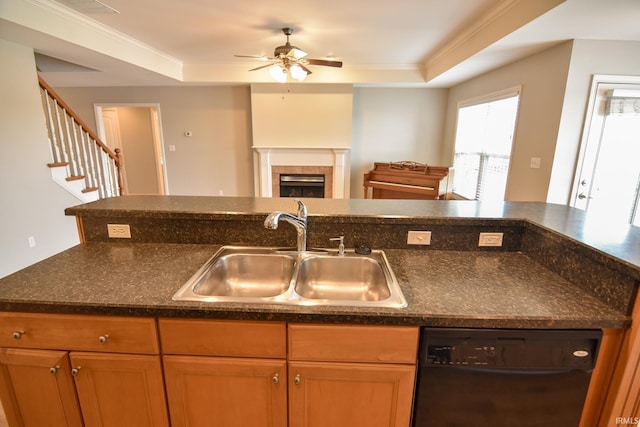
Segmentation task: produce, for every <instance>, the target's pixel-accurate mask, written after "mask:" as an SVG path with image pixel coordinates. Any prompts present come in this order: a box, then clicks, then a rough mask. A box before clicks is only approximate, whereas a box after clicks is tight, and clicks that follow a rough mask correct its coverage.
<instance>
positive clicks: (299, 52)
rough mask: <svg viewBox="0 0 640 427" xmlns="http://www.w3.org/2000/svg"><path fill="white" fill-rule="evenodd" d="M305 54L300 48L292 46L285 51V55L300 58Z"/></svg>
mask: <svg viewBox="0 0 640 427" xmlns="http://www.w3.org/2000/svg"><path fill="white" fill-rule="evenodd" d="M307 55H308V54H307V52H305V51H303V50H300V49H298V48H297V47H294V48H292V49H290V50H289V52H287V55H286V56H288V57H289V58H295V59H302V58H304V57H305V56H307Z"/></svg>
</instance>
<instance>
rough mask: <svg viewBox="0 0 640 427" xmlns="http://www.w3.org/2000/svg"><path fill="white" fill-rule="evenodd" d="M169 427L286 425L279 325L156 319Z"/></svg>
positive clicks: (283, 355) (282, 328)
mask: <svg viewBox="0 0 640 427" xmlns="http://www.w3.org/2000/svg"><path fill="white" fill-rule="evenodd" d="M159 327H160V337H161V341H162V346H163V353H164V356H163V362H164V371H165V382H166V388H167V398H168V402H169V413H170V416H171V424H172V426H174V427H176V426H190V427H193V426H211V425H219V426H234V427H286V426H287V370H286V360H285V358H286V326H285V324H284V323H283V322H234V321H216V320H179V319H160V321H159Z"/></svg>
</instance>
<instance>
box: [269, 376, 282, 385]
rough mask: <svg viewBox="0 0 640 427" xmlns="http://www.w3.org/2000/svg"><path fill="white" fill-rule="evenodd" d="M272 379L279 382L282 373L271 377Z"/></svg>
mask: <svg viewBox="0 0 640 427" xmlns="http://www.w3.org/2000/svg"><path fill="white" fill-rule="evenodd" d="M271 381H272V382H273V383H274V384H278V383H279V382H280V375H278V374H275V375H274V376H273V378H271Z"/></svg>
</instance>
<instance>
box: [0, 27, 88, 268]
mask: <svg viewBox="0 0 640 427" xmlns="http://www.w3.org/2000/svg"><path fill="white" fill-rule="evenodd" d="M0 76H2V78H0V93H2V98H3V99H4V100H5V102H2V103H0V145H2V156H0V198H1V199H2V209H1V210H0V211H1V213H0V218H1V219H2V220H1V221H0V235H1V236H2V238H0V277H3V276H6V275H8V274H10V273H13V272H15V271H17V270H19V269H21V268H23V267H26V266H28V265H30V264H33V263H35V262H37V261H40V260H42V259H44V258H47V257H49V256H51V255H53V254H55V253H57V252H60V251H62V250H64V249H67V248H69V247H71V246H74V245H76V244H77V243H78V233H77V229H76V224H75V220H74V218H73V217H67V216H65V215H64V209H65V208H67V207H69V206H73V205H78V204H79V201H78V200H77V199H76V198H75V197H73V196H72V195H70V194H69V193H67V192H66V191H65V190H63V189H62V188H61V187H60V186H58V185H57V184H55V183H54V182H53V180H52V178H51V172H50V170H49V168H48V167H47V166H46V165H47V163H50V162H51V154H50V150H49V142H48V139H47V133H46V127H45V122H44V113H43V110H42V104H41V99H40V94H39V92H38V77H37V75H36V67H35V63H34V59H33V50H32V49H31V48H29V47H25V46H21V45H18V44H14V43H11V42H7V41H4V40H1V39H0ZM30 236H33V238H34V239H35V243H36V246H35V247H34V248H29V245H28V244H27V239H28V238H29V237H30Z"/></svg>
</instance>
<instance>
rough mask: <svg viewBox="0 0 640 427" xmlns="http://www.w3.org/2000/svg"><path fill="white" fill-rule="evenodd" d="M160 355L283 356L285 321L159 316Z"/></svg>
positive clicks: (284, 351)
mask: <svg viewBox="0 0 640 427" xmlns="http://www.w3.org/2000/svg"><path fill="white" fill-rule="evenodd" d="M158 322H159V323H158V324H159V327H160V340H161V342H162V353H163V354H192V355H203V356H235V357H264V358H282V359H283V358H285V357H286V356H287V351H286V345H287V338H286V334H287V329H286V326H285V323H284V322H250V321H231V320H198V319H160V320H159V321H158Z"/></svg>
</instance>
